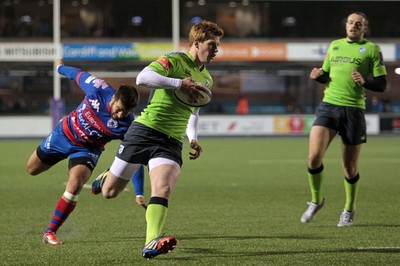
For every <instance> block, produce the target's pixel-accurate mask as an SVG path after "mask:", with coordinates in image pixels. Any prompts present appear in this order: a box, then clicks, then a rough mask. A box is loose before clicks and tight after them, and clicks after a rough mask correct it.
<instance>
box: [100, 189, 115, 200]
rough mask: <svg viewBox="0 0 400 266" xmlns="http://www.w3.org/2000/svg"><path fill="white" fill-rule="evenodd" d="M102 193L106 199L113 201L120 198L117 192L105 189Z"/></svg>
mask: <svg viewBox="0 0 400 266" xmlns="http://www.w3.org/2000/svg"><path fill="white" fill-rule="evenodd" d="M102 193H103V197H104V198H105V199H112V198H115V197H117V196H118V193H117V192H116V191H115V190H107V189H104V188H103V189H102Z"/></svg>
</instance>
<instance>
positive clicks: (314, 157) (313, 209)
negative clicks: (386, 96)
mask: <svg viewBox="0 0 400 266" xmlns="http://www.w3.org/2000/svg"><path fill="white" fill-rule="evenodd" d="M367 31H368V19H367V16H366V15H365V14H364V13H362V12H354V13H351V14H350V15H349V16H348V17H347V22H346V35H347V37H346V38H342V39H338V40H334V41H333V42H331V44H330V46H329V48H328V52H327V54H326V57H325V60H324V62H323V65H322V68H314V69H312V71H311V73H310V78H311V79H314V80H316V81H318V82H320V83H326V84H327V85H326V87H325V91H324V97H323V99H322V102H321V103H320V105H319V107H318V110H317V113H316V119H315V122H314V124H313V127H312V129H311V132H310V137H309V152H308V180H309V184H310V188H311V202H308V203H307V204H308V205H309V207H308V209H307V210H306V211H305V212H304V214H303V215H302V217H301V222H303V223H308V222H310V221H311V220H312V219H313V218H314V216H315V214H316V213H317V212H318V211H319V210H320V209H321V208H322V207H324V205H325V203H326V201H325V198H324V194H323V190H322V183H323V179H324V165H323V157H324V155H325V152H326V150H327V149H328V147H329V144H330V143H331V141H332V139H333V138H334V137H335V136H336V134H339V135H340V136H341V139H342V167H343V174H344V188H345V192H346V193H345V194H346V202H345V205H344V210H343V211H342V213H341V215H340V219H339V223H338V224H337V226H351V225H353V220H354V215H355V203H356V198H357V191H358V186H359V179H360V174H359V172H358V159H359V156H360V151H361V144H362V143H365V142H366V141H367V136H366V122H365V115H364V109H365V100H366V96H365V91H364V90H365V89H368V90H372V91H377V92H383V91H385V89H386V68H385V66H384V64H383V59H382V53H381V49H380V47H379V46H378V45H376V44H375V43H373V42H371V41H369V40H367V39H365V37H364V35H365V33H366V32H367Z"/></svg>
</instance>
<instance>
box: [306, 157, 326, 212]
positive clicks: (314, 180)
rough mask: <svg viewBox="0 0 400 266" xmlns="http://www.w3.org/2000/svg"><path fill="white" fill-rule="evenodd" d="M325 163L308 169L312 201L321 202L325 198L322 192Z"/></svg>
mask: <svg viewBox="0 0 400 266" xmlns="http://www.w3.org/2000/svg"><path fill="white" fill-rule="evenodd" d="M323 170H324V165H323V164H321V166H320V167H318V168H317V169H310V168H309V169H308V183H309V184H310V189H311V201H312V202H314V203H316V204H321V203H322V200H323V199H324V195H323V193H322V189H321V187H322V181H323V179H324V174H323Z"/></svg>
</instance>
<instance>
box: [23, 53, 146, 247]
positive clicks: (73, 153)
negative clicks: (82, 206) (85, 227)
mask: <svg viewBox="0 0 400 266" xmlns="http://www.w3.org/2000/svg"><path fill="white" fill-rule="evenodd" d="M57 63H58V66H57V70H58V72H59V73H60V74H61V75H64V76H66V77H68V78H69V79H71V80H75V81H76V83H77V84H78V85H79V87H80V88H81V89H82V90H83V91H84V92H85V94H86V96H85V98H84V100H83V101H82V102H81V104H80V105H79V106H78V107H77V108H76V109H75V110H74V111H72V112H71V113H70V114H69V115H68V116H66V117H65V118H64V119H62V121H61V122H60V123H58V125H57V126H56V128H55V129H54V131H53V132H52V133H51V134H50V135H49V136H48V137H47V138H45V139H44V140H43V142H42V143H41V144H40V146H39V147H38V148H37V149H36V150H35V151H34V152H33V153H32V155H31V156H30V158H29V160H28V163H27V166H26V168H27V171H28V173H29V174H31V175H38V174H40V173H42V172H44V171H46V170H48V169H50V168H51V167H52V166H53V165H55V164H56V163H58V162H60V161H61V160H64V159H66V158H67V157H69V165H68V168H69V171H68V181H67V185H66V189H65V192H64V193H63V195H62V196H61V197H60V198H59V200H58V202H57V205H56V207H55V210H54V214H53V216H52V217H51V221H50V223H49V225H48V227H47V228H46V230H45V233H44V236H43V241H44V242H45V243H47V244H50V245H61V244H62V241H60V240H59V239H58V238H57V236H56V233H57V231H58V229H59V228H60V226H62V224H63V223H64V222H65V221H66V219H67V218H68V216H69V215H70V214H71V212H72V211H73V210H74V209H75V207H76V204H77V202H78V198H79V194H80V192H81V190H82V188H83V185H84V184H85V183H86V182H87V181H88V180H89V177H90V175H91V174H92V171H93V169H94V168H95V166H96V164H97V162H98V159H99V157H100V155H101V154H102V152H103V151H104V145H106V143H108V142H110V141H111V140H113V139H122V138H123V137H124V135H125V133H126V131H127V129H128V127H129V126H130V125H131V124H132V121H133V119H134V115H133V114H132V111H133V108H134V107H136V105H137V104H138V101H139V94H138V92H137V90H136V88H135V87H133V86H127V85H121V86H120V87H119V89H118V90H117V91H116V90H115V89H114V88H112V87H111V86H110V85H109V84H108V83H106V82H105V81H104V80H101V79H99V78H96V77H94V76H92V75H91V74H90V73H88V72H85V71H82V70H80V69H77V68H73V67H68V66H64V64H63V61H62V59H59V60H58V61H57ZM142 168H143V166H142ZM132 174H133V173H132ZM136 179H137V181H134V180H136ZM140 180H142V181H140ZM133 181H134V182H137V184H139V185H137V186H140V184H142V186H143V169H141V171H138V173H137V174H135V176H134V177H133ZM138 189H140V187H138ZM139 191H140V190H139ZM142 191H143V188H142ZM137 201H138V200H137ZM142 203H143V204H144V202H142Z"/></svg>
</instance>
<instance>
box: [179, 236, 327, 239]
mask: <svg viewBox="0 0 400 266" xmlns="http://www.w3.org/2000/svg"><path fill="white" fill-rule="evenodd" d="M201 239H205V240H207V239H214V240H215V239H221V240H252V239H254V240H257V239H296V240H302V239H304V240H321V239H329V237H316V236H314V235H288V236H218V235H201V236H181V237H179V240H201Z"/></svg>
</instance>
